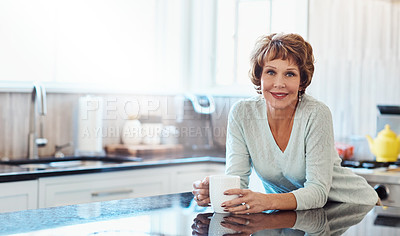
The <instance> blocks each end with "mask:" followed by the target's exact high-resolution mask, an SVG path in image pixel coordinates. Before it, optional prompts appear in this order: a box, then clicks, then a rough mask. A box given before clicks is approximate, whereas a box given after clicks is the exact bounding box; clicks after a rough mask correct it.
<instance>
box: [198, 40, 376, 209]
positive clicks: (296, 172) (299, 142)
mask: <svg viewBox="0 0 400 236" xmlns="http://www.w3.org/2000/svg"><path fill="white" fill-rule="evenodd" d="M251 63H252V68H251V70H250V77H251V81H252V82H253V84H254V85H255V87H256V90H257V92H258V93H259V94H261V95H259V96H257V97H254V98H250V99H245V100H241V101H239V102H237V103H236V104H234V105H233V107H232V108H231V111H230V114H229V119H228V133H227V140H226V148H227V152H226V174H228V175H239V176H240V177H241V189H231V190H228V191H226V192H225V194H227V195H231V194H238V195H239V196H240V197H239V198H237V199H234V200H231V201H227V202H224V203H223V204H222V206H223V207H225V210H226V211H227V212H231V213H238V214H242V213H256V212H262V211H265V210H275V209H278V210H295V209H296V210H305V209H312V208H320V207H323V206H324V205H325V204H326V202H327V201H328V200H330V201H337V202H346V203H357V204H366V205H374V204H375V203H377V201H378V195H377V194H376V192H375V191H374V189H373V188H372V187H371V186H369V185H368V183H367V182H366V181H365V180H364V179H363V178H362V177H359V176H357V175H355V174H354V173H353V172H352V171H351V170H349V169H347V168H344V167H341V165H340V162H341V159H340V157H339V156H338V154H337V152H336V150H335V148H334V135H333V127H332V117H331V113H330V111H329V108H328V107H327V106H326V105H324V104H323V103H321V102H319V101H317V100H315V99H314V98H312V97H311V96H309V95H307V94H305V90H306V88H307V87H308V85H309V84H310V83H311V79H312V76H313V73H314V56H313V52H312V48H311V45H310V44H309V43H308V42H306V41H305V40H304V39H303V38H302V37H301V36H300V35H297V34H272V35H269V36H265V37H262V38H261V39H260V40H259V41H258V42H257V43H256V47H255V50H254V52H253V55H252V57H251ZM251 167H254V169H255V171H256V173H257V174H258V176H259V177H260V179H261V180H262V182H263V185H264V188H265V190H266V194H263V193H258V192H253V191H251V190H248V189H247V188H248V183H249V175H250V173H251ZM193 187H194V190H193V194H194V198H195V200H196V201H197V203H198V205H201V206H205V205H208V204H209V202H210V200H209V194H208V178H205V179H204V180H203V181H196V182H195V183H194V184H193Z"/></svg>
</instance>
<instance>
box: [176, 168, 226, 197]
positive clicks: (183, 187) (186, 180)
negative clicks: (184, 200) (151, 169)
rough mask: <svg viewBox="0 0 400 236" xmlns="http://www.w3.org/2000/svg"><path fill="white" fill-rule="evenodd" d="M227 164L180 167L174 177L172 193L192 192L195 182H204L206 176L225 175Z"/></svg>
mask: <svg viewBox="0 0 400 236" xmlns="http://www.w3.org/2000/svg"><path fill="white" fill-rule="evenodd" d="M224 173H225V164H223V163H221V164H220V163H215V164H190V165H189V164H188V165H184V166H180V167H179V168H178V169H176V172H175V175H174V185H173V189H172V191H173V192H174V193H181V192H191V191H192V189H193V182H194V181H197V180H202V179H204V177H206V176H210V175H217V174H219V175H220V174H224Z"/></svg>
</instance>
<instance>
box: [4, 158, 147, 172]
mask: <svg viewBox="0 0 400 236" xmlns="http://www.w3.org/2000/svg"><path fill="white" fill-rule="evenodd" d="M141 160H142V159H141V158H138V157H111V156H80V157H75V156H72V157H63V158H56V157H48V158H41V159H35V160H30V159H19V160H9V161H0V164H1V165H11V166H18V167H21V168H29V169H42V170H43V169H59V168H72V167H92V166H104V165H107V164H120V163H126V162H137V161H141Z"/></svg>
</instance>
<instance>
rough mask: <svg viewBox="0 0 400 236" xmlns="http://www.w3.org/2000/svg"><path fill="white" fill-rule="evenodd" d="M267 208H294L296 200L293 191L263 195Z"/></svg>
mask: <svg viewBox="0 0 400 236" xmlns="http://www.w3.org/2000/svg"><path fill="white" fill-rule="evenodd" d="M265 201H266V203H265V205H266V206H269V207H268V208H269V209H267V210H296V208H297V201H296V197H295V196H294V194H293V193H271V194H266V196H265Z"/></svg>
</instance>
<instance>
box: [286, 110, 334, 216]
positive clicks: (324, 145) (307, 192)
mask: <svg viewBox="0 0 400 236" xmlns="http://www.w3.org/2000/svg"><path fill="white" fill-rule="evenodd" d="M333 136H334V135H333V125H332V116H331V113H330V111H329V108H328V107H327V106H325V105H320V106H317V107H315V109H314V110H313V111H312V112H311V114H310V116H309V118H308V120H307V124H306V127H305V162H306V182H305V183H304V187H303V188H299V189H297V190H294V191H293V194H294V195H295V197H296V201H297V210H305V209H313V208H320V207H323V206H324V205H325V204H326V202H327V200H328V194H329V191H330V188H331V185H332V175H333V164H334V158H335V155H337V153H336V151H335V148H334V138H333Z"/></svg>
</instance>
